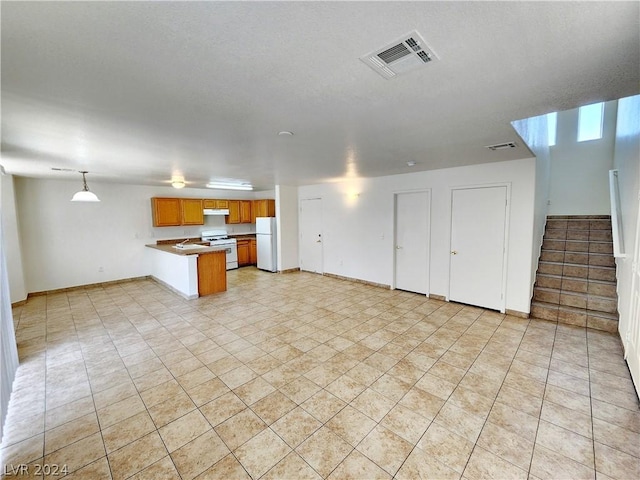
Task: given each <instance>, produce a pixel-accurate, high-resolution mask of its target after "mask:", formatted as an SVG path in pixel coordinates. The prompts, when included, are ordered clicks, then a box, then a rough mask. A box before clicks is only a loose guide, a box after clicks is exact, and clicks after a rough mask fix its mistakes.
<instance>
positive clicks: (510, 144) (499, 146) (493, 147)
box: [485, 142, 517, 151]
mask: <svg viewBox="0 0 640 480" xmlns="http://www.w3.org/2000/svg"><path fill="white" fill-rule="evenodd" d="M516 147H517V145H516V143H515V142H507V143H497V144H495V145H487V146H486V147H485V148H488V149H489V150H493V151H496V150H506V149H507V148H516Z"/></svg>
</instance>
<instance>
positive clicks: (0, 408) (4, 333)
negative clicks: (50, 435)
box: [0, 177, 18, 463]
mask: <svg viewBox="0 0 640 480" xmlns="http://www.w3.org/2000/svg"><path fill="white" fill-rule="evenodd" d="M8 186H11V187H12V180H11V178H10V177H9V178H2V180H1V181H0V199H1V200H0V213H1V216H2V222H0V440H2V432H3V426H4V421H5V418H6V415H7V411H8V406H9V398H10V396H11V391H12V390H13V379H14V378H15V373H16V371H17V369H18V350H17V347H16V338H15V333H14V324H13V312H12V310H11V303H12V301H11V294H10V290H9V274H8V270H7V263H8V259H9V257H10V256H11V253H10V252H9V251H8V250H7V249H6V248H5V246H6V245H7V244H8V243H10V242H7V235H5V234H6V233H8V232H7V231H5V213H6V212H5V210H8V211H9V214H8V215H6V216H7V217H11V216H13V212H11V211H10V210H11V209H10V208H6V207H7V206H8V205H7V202H6V201H5V200H6V198H5V197H6V196H9V197H11V195H7V193H8V192H7V190H10V192H11V193H13V188H7V187H8ZM6 223H8V224H11V223H12V222H6ZM13 223H15V222H13ZM11 228H13V230H15V226H12V227H11ZM0 463H4V462H0Z"/></svg>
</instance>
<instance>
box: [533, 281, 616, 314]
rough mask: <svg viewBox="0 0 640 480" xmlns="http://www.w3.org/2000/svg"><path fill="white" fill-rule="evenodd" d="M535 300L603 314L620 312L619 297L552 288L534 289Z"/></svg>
mask: <svg viewBox="0 0 640 480" xmlns="http://www.w3.org/2000/svg"><path fill="white" fill-rule="evenodd" d="M533 300H534V301H539V302H543V303H548V304H552V305H560V306H566V307H574V308H582V309H586V310H593V311H596V312H602V313H611V314H615V313H616V312H617V311H618V298H617V297H602V296H599V295H590V294H588V293H576V292H567V291H563V290H557V289H552V288H538V287H536V288H534V289H533Z"/></svg>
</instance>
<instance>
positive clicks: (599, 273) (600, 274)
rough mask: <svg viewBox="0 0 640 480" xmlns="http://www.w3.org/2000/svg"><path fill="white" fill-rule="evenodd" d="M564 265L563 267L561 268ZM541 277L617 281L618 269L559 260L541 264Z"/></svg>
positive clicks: (539, 272)
mask: <svg viewBox="0 0 640 480" xmlns="http://www.w3.org/2000/svg"><path fill="white" fill-rule="evenodd" d="M560 265H562V268H560ZM539 277H560V278H563V277H564V278H570V279H572V280H589V281H594V280H598V281H602V282H611V283H615V282H616V269H615V268H613V267H599V266H595V265H589V266H585V265H565V264H558V263H557V262H551V263H545V264H542V262H541V264H540V266H539V267H538V272H537V274H536V279H538V278H539ZM542 286H543V287H550V288H560V287H559V286H556V285H542Z"/></svg>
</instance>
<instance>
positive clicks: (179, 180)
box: [171, 177, 186, 188]
mask: <svg viewBox="0 0 640 480" xmlns="http://www.w3.org/2000/svg"><path fill="white" fill-rule="evenodd" d="M185 185H186V183H185V182H184V178H183V177H172V178H171V186H172V187H173V188H184V187H185Z"/></svg>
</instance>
